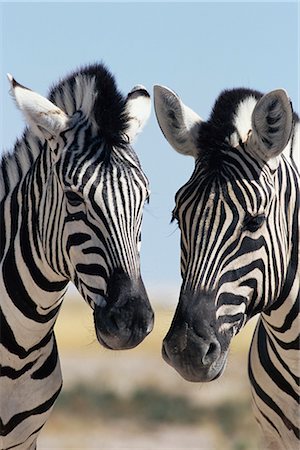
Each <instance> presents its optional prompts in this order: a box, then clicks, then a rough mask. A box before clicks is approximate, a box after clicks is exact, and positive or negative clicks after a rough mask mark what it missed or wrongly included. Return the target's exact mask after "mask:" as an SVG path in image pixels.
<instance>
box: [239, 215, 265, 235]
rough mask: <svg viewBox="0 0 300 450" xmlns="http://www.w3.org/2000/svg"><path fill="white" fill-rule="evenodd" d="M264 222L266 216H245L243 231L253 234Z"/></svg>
mask: <svg viewBox="0 0 300 450" xmlns="http://www.w3.org/2000/svg"><path fill="white" fill-rule="evenodd" d="M265 220H266V216H265V215H264V214H258V215H257V216H251V214H246V217H245V219H244V225H243V230H247V231H250V232H252V233H254V232H255V231H257V230H258V229H259V228H260V227H261V226H262V224H263V223H264V221H265Z"/></svg>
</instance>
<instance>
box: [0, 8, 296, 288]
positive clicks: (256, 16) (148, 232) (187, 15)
mask: <svg viewBox="0 0 300 450" xmlns="http://www.w3.org/2000/svg"><path fill="white" fill-rule="evenodd" d="M0 8H1V9H0V11H1V22H0V24H1V31H2V33H1V47H2V50H1V78H0V89H1V102H0V103H1V104H0V112H1V129H0V132H1V143H2V145H1V147H4V148H6V149H9V148H11V147H12V146H13V143H14V141H15V138H16V137H17V136H19V135H20V134H21V132H22V129H23V127H24V125H23V122H22V118H21V116H20V114H19V112H18V111H17V110H16V108H15V106H14V104H13V102H12V100H11V98H10V97H9V95H8V82H7V80H6V76H5V74H6V72H10V73H12V74H13V75H14V76H15V78H16V79H17V80H18V81H19V82H20V83H22V84H25V85H27V86H28V87H30V88H31V89H34V90H36V91H38V92H39V93H41V94H43V95H46V94H47V92H48V89H49V87H50V85H51V84H52V83H53V82H56V81H57V80H58V79H59V78H60V77H63V76H64V75H65V74H68V73H69V72H70V71H72V70H73V69H75V68H77V67H78V66H80V65H83V64H86V63H90V62H95V61H99V60H100V61H103V62H105V64H106V65H107V66H108V67H109V68H110V70H111V71H112V72H113V73H114V74H115V76H116V79H117V83H118V86H119V88H120V89H121V91H122V92H123V93H127V92H128V91H129V90H130V89H131V88H132V86H134V85H135V84H140V83H141V84H143V85H144V86H146V88H147V89H148V90H149V91H150V92H152V87H153V85H154V84H156V83H158V84H163V85H167V86H169V87H170V88H172V89H173V90H175V91H176V92H177V93H178V94H179V95H180V96H181V97H182V99H183V101H184V102H185V103H186V104H187V105H189V106H190V107H192V108H193V109H194V110H195V111H196V112H197V113H198V114H199V115H200V116H201V117H203V118H204V119H205V118H207V117H208V115H209V112H210V109H211V107H212V105H213V103H214V101H215V99H216V97H217V96H218V94H219V93H220V91H222V90H223V89H224V88H230V87H240V86H244V87H252V88H254V89H257V90H261V91H262V92H267V91H269V90H272V89H275V88H277V87H283V88H285V89H286V90H287V91H288V93H289V95H290V97H291V99H292V101H293V104H294V108H295V110H296V111H298V112H299V42H300V40H299V5H298V4H297V3H296V2H284V3H280V2H266V3H264V2H259V3H253V2H249V3H246V2H231V3H228V2H220V3H215V2H209V3H208V2H207V3H205V2H193V3H180V2H166V3H162V2H160V3H146V2H140V3H128V2H120V3H114V2H110V3H99V2H93V3H80V2H60V3H43V2H34V3H26V2H21V3H13V2H10V3H1V4H0ZM3 112H4V114H3ZM3 115H4V116H5V120H4V118H3ZM135 149H136V151H137V153H138V155H139V157H140V159H141V162H142V165H143V168H144V171H145V173H146V174H147V176H148V178H149V180H150V184H151V191H152V195H151V201H150V204H149V205H148V206H147V207H146V210H145V214H144V223H143V236H142V237H143V244H142V273H143V277H144V281H145V284H146V287H147V288H148V290H149V291H150V292H152V293H153V295H162V294H164V293H166V292H168V291H170V289H173V288H174V289H175V290H178V288H179V285H180V270H179V260H180V258H179V231H178V230H177V227H176V225H175V224H172V225H170V224H169V222H170V218H171V210H172V208H173V205H174V194H175V192H176V190H177V189H178V188H179V187H180V186H181V185H182V184H183V183H184V182H185V181H187V179H188V177H189V176H190V174H191V172H192V169H193V160H192V159H191V158H189V157H184V156H181V155H179V154H176V153H175V152H174V151H173V150H172V149H171V148H170V147H169V145H168V144H167V142H166V141H165V140H164V138H163V136H162V134H161V132H160V130H159V127H158V125H157V123H156V119H155V115H154V111H153V112H152V116H151V118H150V120H149V123H148V124H147V126H146V128H145V130H144V132H143V134H142V135H140V137H139V139H138V141H137V143H136V145H135Z"/></svg>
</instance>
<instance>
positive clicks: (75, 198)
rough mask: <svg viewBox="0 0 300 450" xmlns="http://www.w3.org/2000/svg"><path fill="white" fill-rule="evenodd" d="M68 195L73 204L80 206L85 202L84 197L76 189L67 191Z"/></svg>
mask: <svg viewBox="0 0 300 450" xmlns="http://www.w3.org/2000/svg"><path fill="white" fill-rule="evenodd" d="M66 197H67V199H68V202H69V203H70V205H71V206H79V205H81V204H82V203H83V198H82V197H81V196H80V195H79V194H77V193H76V192H74V191H67V192H66Z"/></svg>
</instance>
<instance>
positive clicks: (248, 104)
mask: <svg viewBox="0 0 300 450" xmlns="http://www.w3.org/2000/svg"><path fill="white" fill-rule="evenodd" d="M256 103H257V100H256V98H255V97H252V96H251V97H247V98H246V99H245V100H243V101H242V102H241V103H240V104H239V106H238V109H237V111H236V114H235V116H234V119H233V125H234V126H235V128H236V129H237V132H238V135H239V139H241V140H242V142H246V141H247V139H248V134H249V131H250V130H251V117H252V113H253V110H254V108H255V105H256ZM231 145H233V142H231ZM237 145H238V142H237V143H235V145H233V147H236V146H237Z"/></svg>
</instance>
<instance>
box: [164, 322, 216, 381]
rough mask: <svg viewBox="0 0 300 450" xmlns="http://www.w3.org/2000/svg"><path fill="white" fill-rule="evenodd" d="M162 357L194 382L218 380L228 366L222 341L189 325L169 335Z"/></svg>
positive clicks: (165, 340) (165, 341) (184, 376)
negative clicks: (197, 331)
mask: <svg viewBox="0 0 300 450" xmlns="http://www.w3.org/2000/svg"><path fill="white" fill-rule="evenodd" d="M162 356H163V358H164V360H165V361H166V362H167V363H168V364H170V365H171V366H172V367H174V369H176V370H177V372H178V373H179V374H180V375H181V376H182V377H183V378H185V379H186V380H188V381H194V382H206V381H211V380H213V379H215V378H217V377H218V376H219V375H220V374H221V370H222V368H223V365H224V361H223V357H222V350H221V345H220V343H219V341H218V339H217V338H216V337H215V336H214V335H213V334H210V333H207V334H206V335H203V336H199V335H198V334H196V333H195V332H194V330H193V329H191V328H189V327H188V326H185V327H181V328H180V329H177V330H176V331H175V332H174V333H172V332H171V333H168V335H167V336H166V338H165V339H164V341H163V346H162Z"/></svg>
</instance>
